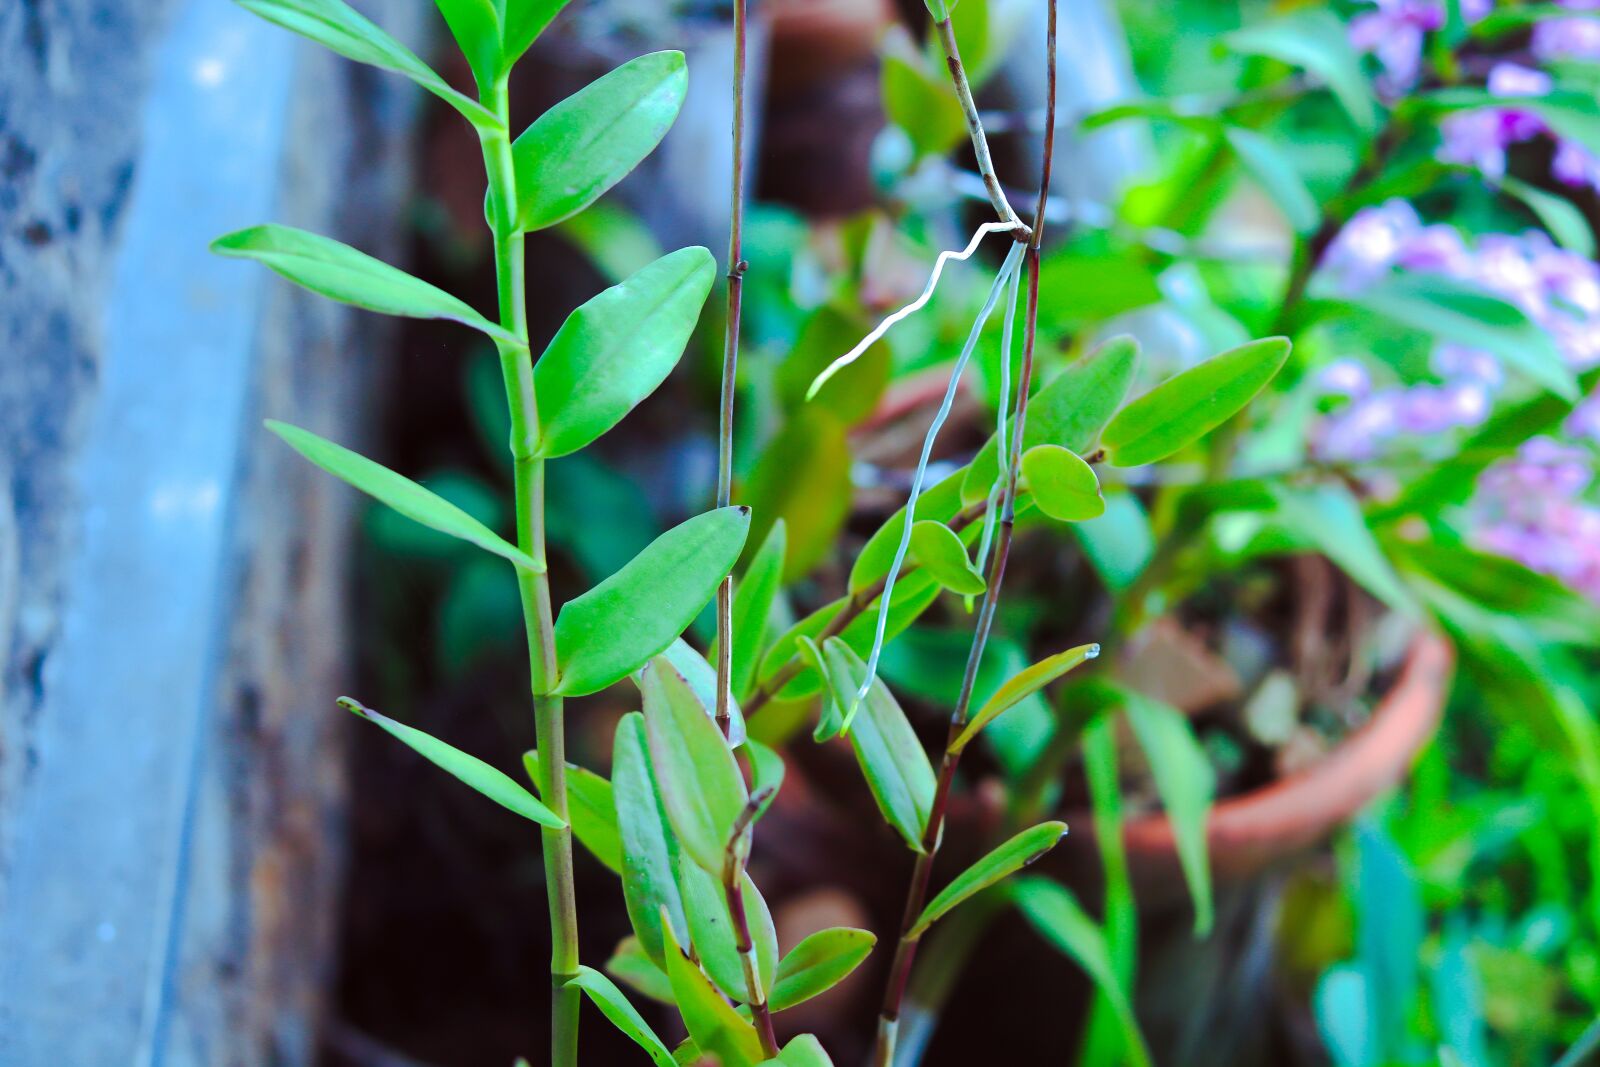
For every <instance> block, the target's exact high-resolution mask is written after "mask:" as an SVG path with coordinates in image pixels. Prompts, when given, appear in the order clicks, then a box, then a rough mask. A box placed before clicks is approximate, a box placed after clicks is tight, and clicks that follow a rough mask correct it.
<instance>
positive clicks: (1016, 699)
mask: <svg viewBox="0 0 1600 1067" xmlns="http://www.w3.org/2000/svg"><path fill="white" fill-rule="evenodd" d="M1098 655H1100V646H1099V645H1079V646H1078V647H1077V648H1069V649H1067V650H1066V651H1065V652H1058V653H1056V654H1055V655H1054V656H1050V657H1049V658H1047V659H1042V660H1040V661H1039V662H1038V663H1035V664H1034V665H1033V666H1031V667H1029V668H1028V669H1027V670H1025V671H1023V672H1022V673H1021V674H1018V675H1017V676H1016V677H1015V678H1012V679H1011V680H1010V681H1008V682H1006V683H1005V684H1004V685H1002V686H1001V687H1000V688H999V689H997V690H996V691H995V694H994V696H992V697H990V698H989V699H988V700H986V701H984V704H983V707H981V708H979V709H978V713H977V714H976V715H974V716H973V717H972V718H971V719H969V720H968V721H967V725H966V727H965V728H964V729H963V730H962V731H961V734H960V736H958V737H957V738H956V739H955V741H954V742H952V743H951V745H950V751H952V752H960V751H961V750H962V749H964V748H966V747H967V745H968V744H969V743H970V742H971V741H972V739H973V738H974V737H977V736H978V734H979V733H980V732H981V731H982V730H983V728H984V727H985V726H988V725H989V724H990V723H991V722H993V721H994V720H995V719H996V718H998V717H999V716H1000V715H1001V714H1002V713H1003V712H1005V711H1007V710H1009V709H1010V708H1011V707H1013V706H1014V705H1016V704H1019V703H1021V702H1022V701H1024V700H1026V699H1028V697H1030V696H1032V695H1033V694H1035V693H1037V692H1038V691H1039V690H1041V689H1043V688H1044V687H1045V686H1047V685H1049V684H1050V683H1051V682H1053V681H1055V680H1056V679H1057V678H1060V677H1061V676H1062V675H1063V674H1066V673H1067V672H1068V671H1070V670H1072V668H1074V667H1076V666H1078V665H1079V664H1081V663H1083V662H1085V661H1086V660H1091V659H1094V658H1095V657H1096V656H1098Z"/></svg>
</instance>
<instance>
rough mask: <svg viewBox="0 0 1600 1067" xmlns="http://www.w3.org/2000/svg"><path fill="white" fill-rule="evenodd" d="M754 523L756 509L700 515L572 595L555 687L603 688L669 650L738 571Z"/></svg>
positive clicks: (559, 627)
mask: <svg viewBox="0 0 1600 1067" xmlns="http://www.w3.org/2000/svg"><path fill="white" fill-rule="evenodd" d="M749 528H750V511H749V509H748V508H742V507H729V508H718V509H717V510H715V511H708V512H705V513H704V514H701V515H696V516H695V517H694V518H692V519H689V520H688V521H687V522H683V523H680V524H679V525H677V526H675V527H673V528H672V529H670V530H668V531H667V532H666V533H664V534H662V535H661V536H660V537H658V538H656V539H655V540H654V541H652V542H650V544H649V545H648V546H646V548H645V550H644V551H643V552H641V553H639V554H638V555H637V556H635V557H634V558H633V559H632V560H630V561H629V562H628V563H627V565H626V566H624V567H623V568H622V569H621V570H620V571H618V572H617V573H615V574H613V575H612V576H611V577H609V578H607V579H606V580H605V581H603V582H601V583H600V584H599V585H597V586H595V587H594V588H593V589H591V590H589V591H588V592H587V593H584V594H583V595H582V596H580V597H577V598H576V599H574V600H570V601H568V602H567V603H566V604H565V605H564V606H563V607H562V609H561V614H560V615H559V616H558V617H557V618H556V625H555V640H556V661H557V663H558V664H559V677H558V678H557V681H556V684H555V686H554V688H553V689H552V692H553V693H555V694H557V695H561V696H585V695H587V694H589V693H597V692H599V691H600V690H602V689H604V688H605V687H606V686H608V685H610V684H612V683H613V682H616V681H618V680H620V679H622V678H624V677H626V676H627V675H628V674H629V673H631V672H633V671H635V670H637V669H638V668H639V667H640V665H642V664H643V663H644V662H645V661H646V660H648V659H650V658H651V657H652V656H655V655H658V654H660V653H661V652H663V651H664V650H665V649H666V648H667V646H668V645H670V644H672V642H673V641H675V640H677V638H678V635H679V634H681V633H683V631H684V630H685V629H686V628H687V627H688V625H689V623H691V622H692V621H694V617H695V616H696V615H698V614H699V613H700V609H701V608H703V607H705V606H706V602H707V601H709V600H710V599H711V597H712V595H713V594H714V593H715V592H716V591H717V584H718V583H719V582H721V581H722V579H723V576H724V575H726V574H727V573H728V571H730V570H732V569H733V564H734V561H735V560H737V559H738V558H739V550H740V549H741V548H743V547H744V538H745V533H746V531H748V530H749Z"/></svg>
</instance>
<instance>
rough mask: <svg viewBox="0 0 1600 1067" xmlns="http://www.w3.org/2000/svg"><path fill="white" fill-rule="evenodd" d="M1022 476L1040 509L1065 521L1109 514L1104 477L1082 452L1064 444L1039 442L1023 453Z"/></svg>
mask: <svg viewBox="0 0 1600 1067" xmlns="http://www.w3.org/2000/svg"><path fill="white" fill-rule="evenodd" d="M1022 476H1023V477H1024V478H1026V479H1027V480H1028V492H1029V493H1030V494H1031V495H1032V496H1033V502H1034V503H1035V504H1037V505H1039V510H1040V511H1042V512H1044V513H1045V514H1046V515H1048V516H1050V518H1052V519H1058V520H1060V521H1061V522H1083V521H1084V520H1086V519H1094V518H1098V517H1100V516H1101V515H1103V514H1105V510H1106V500H1105V497H1103V496H1101V495H1100V479H1098V478H1096V477H1095V476H1094V468H1093V467H1091V466H1089V464H1087V463H1085V462H1084V461H1083V460H1082V458H1080V457H1079V456H1078V454H1077V453H1076V452H1074V451H1072V450H1071V449H1068V448H1062V447H1061V446H1060V445H1037V446H1035V447H1033V448H1030V449H1028V450H1027V451H1026V452H1024V453H1023V454H1022Z"/></svg>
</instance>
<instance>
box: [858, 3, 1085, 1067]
mask: <svg viewBox="0 0 1600 1067" xmlns="http://www.w3.org/2000/svg"><path fill="white" fill-rule="evenodd" d="M1048 17H1049V28H1048V30H1047V31H1046V33H1045V50H1046V55H1047V58H1046V61H1045V70H1046V84H1047V89H1046V93H1047V99H1046V101H1045V122H1044V163H1043V167H1042V173H1041V174H1040V177H1039V200H1038V204H1037V206H1036V207H1035V209H1034V215H1033V227H1032V229H1031V230H1029V231H1028V233H1027V238H1028V252H1027V268H1028V307H1027V312H1026V318H1025V320H1024V327H1023V340H1022V373H1021V374H1020V375H1019V376H1018V380H1017V409H1016V414H1015V416H1014V417H1013V420H1012V424H1011V427H1012V428H1011V440H1010V442H1009V444H1010V449H1011V455H1010V460H1009V462H1008V463H1007V464H1006V485H1005V492H1004V493H1003V494H1002V496H1001V505H1000V507H1001V511H1000V527H999V530H998V531H997V534H996V540H995V547H994V558H993V559H992V560H991V561H990V564H989V575H988V584H987V586H986V588H985V589H984V592H983V606H982V607H981V608H979V610H978V623H977V626H976V627H975V629H974V631H973V635H972V648H971V650H970V652H969V653H968V655H967V667H966V671H965V673H964V674H963V675H962V678H961V693H960V695H959V696H958V697H957V698H956V705H955V708H954V709H953V710H952V711H951V713H950V726H949V729H948V731H947V732H946V735H945V746H944V756H943V758H942V759H941V760H940V761H939V776H938V782H937V785H936V786H935V787H934V793H933V804H932V807H931V808H930V810H929V812H928V826H927V829H926V830H925V831H924V832H923V835H922V851H921V852H920V853H918V855H917V860H916V865H915V867H913V869H912V872H911V884H910V886H909V887H908V889H907V892H906V906H905V910H904V912H903V914H902V916H901V921H900V942H899V944H898V945H896V946H895V954H894V961H893V963H892V964H891V965H890V968H889V984H888V986H887V987H886V988H885V990H884V997H883V1007H882V1009H881V1011H880V1012H879V1016H878V1041H877V1048H876V1051H875V1053H874V1063H875V1064H877V1065H878V1067H891V1064H892V1063H893V1062H894V1046H895V1040H896V1038H897V1037H898V1030H899V1024H900V1007H901V1002H902V1001H903V1000H904V998H905V992H906V984H907V982H908V981H909V979H910V977H911V965H912V963H913V962H914V961H915V959H916V953H917V938H914V937H912V936H911V931H912V929H913V928H914V927H915V926H916V924H917V920H918V919H919V918H920V917H921V915H922V909H923V907H924V905H925V904H926V903H927V897H928V884H929V882H930V880H931V876H932V873H933V862H934V859H935V858H936V857H937V856H938V853H939V844H940V841H941V840H942V839H943V837H944V817H945V810H946V808H947V807H948V805H949V801H950V787H951V785H952V783H954V781H955V773H956V766H957V764H958V763H959V762H960V760H961V753H960V751H959V750H956V749H954V748H953V746H954V744H955V741H956V738H958V737H959V736H960V735H961V731H962V728H963V727H964V726H965V725H966V722H967V712H968V709H969V708H970V707H971V704H972V692H973V689H974V687H975V686H976V685H977V680H978V668H979V666H980V665H981V664H982V662H983V652H984V649H985V647H986V646H987V645H988V642H989V631H990V630H991V629H992V628H993V626H994V615H995V610H996V609H997V608H998V607H999V604H1000V587H1001V585H1002V584H1003V583H1004V581H1005V573H1006V561H1007V560H1008V558H1009V557H1010V555H1011V539H1012V534H1013V532H1014V530H1015V527H1016V517H1017V511H1016V505H1017V473H1018V468H1019V467H1020V466H1021V459H1022V440H1023V436H1024V434H1025V433H1026V431H1027V423H1028V393H1029V391H1030V389H1031V387H1032V385H1033V357H1034V349H1035V345H1036V342H1037V339H1038V332H1039V242H1040V239H1041V237H1042V236H1043V234H1044V213H1045V207H1046V205H1047V203H1048V201H1049V196H1050V171H1051V163H1052V161H1053V157H1054V155H1055V116H1056V0H1050V3H1049V16H1048ZM940 40H941V41H944V42H945V54H946V56H947V57H948V58H949V59H950V70H951V76H952V77H957V79H958V84H957V92H958V94H960V95H961V96H962V100H963V104H964V106H965V105H966V104H967V103H969V102H970V101H971V92H970V90H968V91H963V89H962V86H963V85H964V84H965V78H964V77H958V75H959V72H960V61H959V59H957V58H955V34H954V33H953V32H951V31H950V24H949V23H948V22H945V23H943V24H942V25H941V29H940ZM976 118H977V116H976V111H974V113H973V117H972V122H976ZM969 125H970V123H969ZM974 138H975V141H974V144H975V146H976V145H978V144H981V143H982V140H983V130H982V127H976V128H975V129H974ZM987 157H988V149H987V146H984V147H983V148H982V149H981V150H980V151H979V162H980V166H982V165H983V163H984V162H985V161H986V160H987ZM988 173H989V174H992V173H993V168H992V167H991V168H990V169H989V171H988ZM994 188H995V189H998V183H996V184H995V186H994ZM1000 200H1001V203H1004V200H1005V198H1004V196H1003V195H1002V196H1001V197H1000ZM996 210H1000V205H999V204H997V205H996ZM1005 210H1006V211H1010V206H1009V205H1007V206H1006V208H1005ZM1012 217H1013V218H1015V216H1014V215H1013V216H1012ZM1002 218H1004V215H1003V214H1002ZM1019 225H1020V223H1019ZM1002 358H1006V357H1005V356H1004V355H1003V356H1002Z"/></svg>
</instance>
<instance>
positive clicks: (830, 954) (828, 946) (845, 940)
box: [767, 926, 878, 1011]
mask: <svg viewBox="0 0 1600 1067" xmlns="http://www.w3.org/2000/svg"><path fill="white" fill-rule="evenodd" d="M877 943H878V935H877V934H874V933H872V932H871V931H870V930H856V929H853V928H851V927H848V926H835V927H832V928H830V929H827V930H819V931H817V932H816V933H814V934H812V935H811V936H810V937H807V938H805V939H804V940H803V941H801V942H800V943H799V944H798V945H796V946H795V947H794V948H792V949H790V950H789V954H788V955H786V956H784V957H783V959H782V960H780V961H779V962H778V972H777V977H776V979H775V981H774V982H773V985H772V992H771V994H770V995H769V996H768V998H767V1006H768V1007H769V1008H771V1009H772V1010H773V1011H784V1010H785V1009H788V1008H792V1007H794V1006H795V1005H796V1004H801V1003H804V1002H805V1001H807V1000H810V999H811V998H812V997H814V996H816V995H817V994H819V993H824V992H827V991H828V990H829V989H831V988H833V987H834V986H835V985H838V984H839V983H840V982H841V981H843V980H844V979H845V977H846V976H847V975H849V974H850V972H851V971H853V970H855V969H856V968H857V967H859V966H860V965H861V961H862V960H865V959H866V958H867V956H868V955H869V954H871V952H872V946H873V945H875V944H877Z"/></svg>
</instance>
